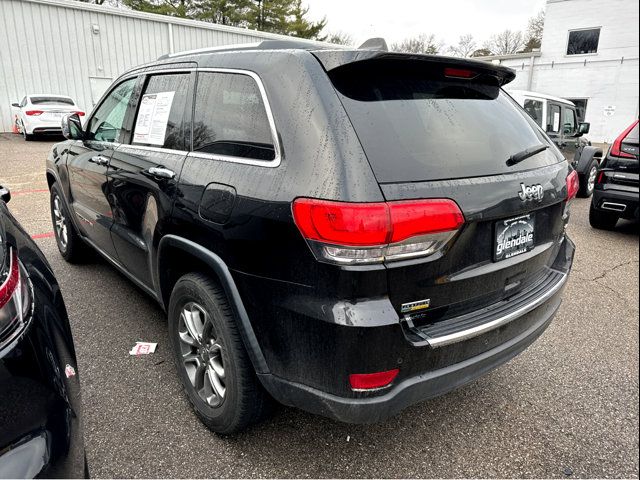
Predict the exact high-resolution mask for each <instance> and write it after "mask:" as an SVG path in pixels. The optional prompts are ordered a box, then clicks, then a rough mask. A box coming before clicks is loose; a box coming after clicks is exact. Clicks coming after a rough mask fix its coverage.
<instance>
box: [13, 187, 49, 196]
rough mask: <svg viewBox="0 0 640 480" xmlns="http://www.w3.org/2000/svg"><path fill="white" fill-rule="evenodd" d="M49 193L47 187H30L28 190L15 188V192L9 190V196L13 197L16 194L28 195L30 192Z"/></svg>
mask: <svg viewBox="0 0 640 480" xmlns="http://www.w3.org/2000/svg"><path fill="white" fill-rule="evenodd" d="M45 192H47V193H49V189H48V188H32V189H30V190H17V191H15V192H11V196H13V197H15V196H17V195H28V194H30V193H45Z"/></svg>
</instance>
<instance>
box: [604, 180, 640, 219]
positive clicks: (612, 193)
mask: <svg viewBox="0 0 640 480" xmlns="http://www.w3.org/2000/svg"><path fill="white" fill-rule="evenodd" d="M605 186H606V188H596V190H594V192H593V199H592V205H593V206H594V208H595V209H596V210H601V211H603V212H608V213H611V214H617V215H619V216H621V217H623V218H629V219H632V218H635V219H637V218H639V214H640V211H639V208H638V207H639V198H638V189H637V188H635V189H634V188H632V187H625V189H624V190H622V189H618V188H612V187H611V186H609V185H605Z"/></svg>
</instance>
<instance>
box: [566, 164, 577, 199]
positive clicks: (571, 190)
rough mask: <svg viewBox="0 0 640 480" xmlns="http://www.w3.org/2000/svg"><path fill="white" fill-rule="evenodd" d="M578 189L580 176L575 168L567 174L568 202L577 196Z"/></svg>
mask: <svg viewBox="0 0 640 480" xmlns="http://www.w3.org/2000/svg"><path fill="white" fill-rule="evenodd" d="M578 190H580V179H579V178H578V172H576V171H575V170H573V171H572V172H571V173H570V174H569V175H568V176H567V202H570V201H571V200H573V199H574V198H576V196H577V195H578Z"/></svg>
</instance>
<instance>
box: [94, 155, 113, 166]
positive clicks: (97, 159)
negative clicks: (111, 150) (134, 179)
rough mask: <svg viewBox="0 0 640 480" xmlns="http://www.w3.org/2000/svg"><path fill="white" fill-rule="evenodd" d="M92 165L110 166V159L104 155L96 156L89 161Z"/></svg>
mask: <svg viewBox="0 0 640 480" xmlns="http://www.w3.org/2000/svg"><path fill="white" fill-rule="evenodd" d="M89 161H90V162H91V163H95V164H96V165H103V166H104V165H108V164H109V159H108V158H107V157H103V156H102V155H96V156H95V157H91V158H90V159H89Z"/></svg>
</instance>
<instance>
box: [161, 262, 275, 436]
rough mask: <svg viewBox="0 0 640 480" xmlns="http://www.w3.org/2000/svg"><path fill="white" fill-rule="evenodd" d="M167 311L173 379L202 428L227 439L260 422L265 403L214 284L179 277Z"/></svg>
mask: <svg viewBox="0 0 640 480" xmlns="http://www.w3.org/2000/svg"><path fill="white" fill-rule="evenodd" d="M168 312H169V313H168V314H169V336H170V338H171V343H172V347H173V352H174V359H175V363H176V369H177V371H178V376H179V377H180V381H181V382H182V386H183V388H184V391H185V394H186V396H187V399H188V400H189V402H190V403H191V406H192V407H193V410H194V411H195V413H196V415H197V416H198V418H200V420H201V421H202V423H204V424H205V425H206V426H207V427H208V428H209V429H211V430H212V431H214V432H216V433H218V434H221V435H229V434H233V433H237V432H240V431H242V430H244V429H245V428H247V427H248V426H249V425H251V424H253V423H256V422H257V421H259V420H260V419H262V418H264V417H265V416H266V413H268V411H269V410H270V403H271V399H270V397H269V396H268V394H267V393H266V392H265V390H264V389H263V388H262V385H261V384H260V382H259V380H258V378H257V376H256V374H255V371H254V369H253V365H252V364H251V361H250V359H249V356H248V355H247V352H246V350H245V347H244V344H243V342H242V339H241V337H240V334H239V332H238V328H237V326H236V322H235V318H234V316H233V313H232V310H231V306H230V305H229V301H228V300H227V297H226V295H225V293H224V291H223V290H222V288H221V287H220V285H219V284H218V283H217V282H215V281H213V280H212V279H211V278H209V277H207V276H206V275H202V274H199V273H190V274H187V275H184V276H183V277H182V278H180V279H179V280H178V282H177V283H176V285H175V287H174V288H173V292H172V293H171V299H170V301H169V309H168Z"/></svg>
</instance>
